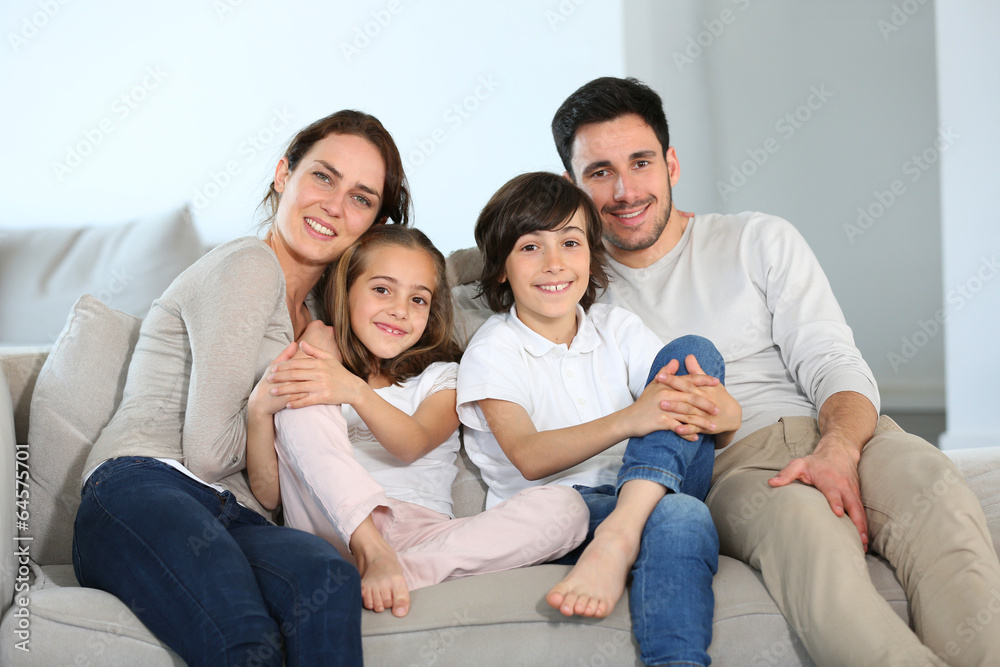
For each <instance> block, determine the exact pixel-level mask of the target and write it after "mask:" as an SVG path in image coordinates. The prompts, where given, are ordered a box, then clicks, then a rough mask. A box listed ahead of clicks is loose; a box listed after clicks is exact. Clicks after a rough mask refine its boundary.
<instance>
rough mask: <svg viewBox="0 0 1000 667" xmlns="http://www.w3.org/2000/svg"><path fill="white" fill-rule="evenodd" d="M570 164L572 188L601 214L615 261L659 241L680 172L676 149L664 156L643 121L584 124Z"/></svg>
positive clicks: (635, 118) (625, 118) (625, 119)
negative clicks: (582, 193)
mask: <svg viewBox="0 0 1000 667" xmlns="http://www.w3.org/2000/svg"><path fill="white" fill-rule="evenodd" d="M571 164H572V166H573V175H574V176H575V177H576V184H577V185H579V186H580V187H581V188H583V190H584V191H585V192H587V194H589V195H590V197H591V199H593V200H594V204H595V205H596V206H597V210H599V211H600V212H601V220H602V221H603V222H604V239H605V241H607V243H608V244H610V247H609V250H610V251H611V255H612V256H613V257H615V258H616V259H617V258H618V256H619V255H620V254H621V252H620V251H624V252H636V251H642V250H647V249H649V248H651V247H653V246H654V245H655V244H656V243H657V241H659V240H660V238H661V235H662V234H663V230H664V229H665V228H666V226H667V221H668V220H669V218H670V213H671V211H672V209H673V203H672V200H671V187H672V186H673V184H674V183H676V182H677V178H678V176H679V175H680V169H679V166H678V164H677V157H676V155H675V153H674V149H673V148H670V149H668V150H667V153H666V155H664V153H663V148H662V147H661V146H660V142H659V140H658V139H657V138H656V134H655V133H654V132H653V129H652V128H651V127H650V126H649V125H647V124H646V122H645V121H644V120H643V119H642V118H640V117H639V116H637V115H634V114H628V115H625V116H620V117H618V118H616V119H614V120H609V121H606V122H603V123H590V124H587V125H583V126H582V127H580V129H578V130H577V132H576V137H575V139H574V141H573V158H572V162H571ZM654 250H655V249H654ZM668 250H669V248H668Z"/></svg>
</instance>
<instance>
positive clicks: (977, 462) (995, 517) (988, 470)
mask: <svg viewBox="0 0 1000 667" xmlns="http://www.w3.org/2000/svg"><path fill="white" fill-rule="evenodd" d="M945 454H947V455H948V457H949V458H951V460H952V461H954V462H955V465H956V466H957V467H958V471H959V472H960V473H962V476H963V477H965V481H966V483H967V484H968V485H969V488H970V489H972V491H973V493H975V494H976V497H977V498H979V504H980V505H982V506H983V512H984V513H985V514H986V523H987V525H988V526H989V529H990V536H991V537H992V538H993V548H994V549H997V550H998V553H1000V447H982V448H978V449H953V450H949V451H946V452H945Z"/></svg>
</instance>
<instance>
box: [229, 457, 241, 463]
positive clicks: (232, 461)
mask: <svg viewBox="0 0 1000 667" xmlns="http://www.w3.org/2000/svg"><path fill="white" fill-rule="evenodd" d="M239 460H240V457H238V456H234V457H233V458H231V459H229V462H230V463H238V462H239Z"/></svg>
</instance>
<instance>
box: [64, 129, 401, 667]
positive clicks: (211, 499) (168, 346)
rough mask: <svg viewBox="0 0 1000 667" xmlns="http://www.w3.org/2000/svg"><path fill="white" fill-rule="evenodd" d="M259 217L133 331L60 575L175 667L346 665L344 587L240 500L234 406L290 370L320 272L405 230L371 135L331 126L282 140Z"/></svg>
mask: <svg viewBox="0 0 1000 667" xmlns="http://www.w3.org/2000/svg"><path fill="white" fill-rule="evenodd" d="M263 203H264V205H265V207H266V208H268V210H269V213H270V226H269V228H268V231H267V235H266V236H265V238H264V239H263V240H261V239H258V238H256V237H246V238H241V239H237V240H235V241H231V242H229V243H225V244H223V245H221V246H219V247H217V248H215V249H214V250H212V251H211V252H210V253H208V254H207V255H205V256H204V257H203V258H201V259H200V260H199V261H198V262H196V263H195V264H194V265H192V266H191V267H190V268H189V269H187V270H186V271H185V272H184V273H182V274H181V275H180V276H179V277H178V278H177V279H176V280H174V282H173V283H172V284H171V285H170V287H168V288H167V290H166V292H164V294H163V296H162V297H161V298H160V299H158V300H157V301H156V302H155V303H154V304H153V307H152V309H151V310H150V311H149V315H148V316H147V317H146V319H145V321H144V322H143V323H142V328H141V330H140V333H139V340H138V342H137V343H136V346H135V352H134V354H133V356H132V360H131V363H130V364H129V368H128V379H127V381H126V384H125V389H124V394H123V396H122V401H121V404H120V406H119V407H118V409H117V411H116V413H115V415H114V417H113V418H112V419H111V422H110V423H109V424H108V425H107V427H106V428H105V429H104V431H103V432H102V433H101V435H100V437H99V438H98V440H97V442H96V443H95V444H94V447H93V449H92V450H91V452H90V455H89V457H88V458H87V461H86V464H85V466H84V470H85V475H84V480H83V493H82V496H81V503H80V508H79V510H78V512H77V516H76V524H75V529H74V532H73V565H74V569H75V572H76V577H77V579H78V580H79V582H80V584H81V585H82V586H89V587H92V588H100V589H103V590H105V591H108V592H110V593H112V594H114V595H116V596H118V597H119V598H120V599H121V600H122V601H124V602H125V603H126V604H128V605H129V607H130V608H131V609H132V610H133V611H134V612H135V614H136V615H137V616H138V617H139V619H140V620H142V622H143V623H144V624H145V625H146V626H147V627H148V628H149V629H150V630H152V631H153V632H154V633H155V634H156V635H157V636H158V637H159V638H160V639H161V640H163V642H164V643H166V644H167V645H168V646H169V647H170V648H171V649H173V650H174V651H176V652H177V653H178V654H179V655H180V656H181V658H183V659H184V661H185V662H186V663H187V664H188V665H234V664H244V663H251V662H253V663H255V664H261V665H276V666H277V665H281V664H282V663H283V661H284V662H285V664H288V665H331V664H341V665H360V664H361V661H362V656H361V617H360V616H361V615H360V604H359V603H360V599H359V596H358V594H357V587H356V586H339V587H337V586H333V583H334V582H341V581H344V580H345V579H346V580H348V581H350V580H351V579H352V578H353V579H354V580H357V577H358V574H357V572H356V571H355V569H354V567H353V566H352V565H351V564H350V563H347V562H345V561H344V559H343V558H341V557H340V555H339V554H338V553H337V552H336V550H335V549H333V548H331V547H330V546H329V545H328V544H326V543H325V542H323V541H322V540H319V539H316V537H315V536H313V535H308V534H306V533H303V532H301V531H295V530H291V529H288V528H283V527H278V526H275V525H274V524H272V523H271V522H270V517H271V513H270V512H269V511H267V510H266V509H265V508H263V507H261V505H260V504H259V503H258V502H257V501H256V500H255V499H254V497H253V495H252V494H251V493H250V487H249V485H248V484H247V479H246V475H245V472H244V468H245V467H246V458H245V454H246V449H247V439H246V438H247V429H246V423H247V422H246V419H247V413H246V406H247V398H248V396H250V395H251V390H253V393H254V394H255V395H259V394H264V395H266V394H267V387H268V385H267V383H266V381H261V382H260V383H258V381H259V380H260V378H261V376H262V375H263V373H264V371H265V370H266V368H267V367H268V366H269V365H270V364H274V363H276V362H279V361H282V360H284V359H288V358H290V356H291V354H292V353H293V351H294V348H293V347H292V346H293V345H294V343H293V341H294V340H295V339H296V338H298V337H299V336H300V335H301V334H302V332H303V331H304V330H305V327H306V323H307V322H308V321H309V320H310V319H312V318H311V316H310V315H309V311H308V310H307V309H306V306H305V299H306V296H307V295H308V294H309V292H310V291H311V290H312V289H313V287H314V286H315V285H316V284H317V282H318V281H319V280H320V277H321V276H322V275H323V273H324V271H326V270H327V267H328V266H330V264H331V263H333V262H335V261H336V260H337V259H338V258H339V257H340V255H341V254H342V253H343V252H344V251H345V250H346V249H347V248H348V247H349V246H350V244H351V243H353V242H354V240H355V239H357V237H358V236H360V234H361V233H362V232H363V231H364V230H366V229H367V228H368V227H370V226H371V225H373V224H382V223H385V222H386V221H387V220H388V219H389V218H391V219H392V220H394V221H395V222H398V223H402V224H405V223H406V221H407V217H408V211H409V194H408V192H407V187H406V179H405V177H404V175H403V168H402V161H401V160H400V157H399V151H398V150H397V149H396V145H395V143H394V142H393V140H392V137H391V136H390V135H389V133H388V132H387V131H386V130H385V128H384V127H383V126H382V124H381V123H380V122H379V121H378V120H377V119H376V118H374V117H372V116H369V115H368V114H364V113H360V112H357V111H340V112H337V113H334V114H332V115H330V116H327V117H326V118H322V119H320V120H318V121H316V122H315V123H313V124H311V125H309V126H308V127H306V128H305V129H303V130H302V131H301V132H299V133H298V134H297V135H296V136H295V137H294V138H293V139H292V141H291V143H290V144H289V146H288V150H287V151H286V152H285V154H284V155H283V156H282V158H281V159H280V160H279V161H278V164H277V166H276V167H275V172H274V180H273V183H272V184H271V185H270V187H269V188H268V191H267V194H266V195H265V198H264V202H263ZM282 348H284V351H282ZM276 357H277V358H276ZM255 384H256V385H257V387H256V388H255ZM262 385H263V387H264V390H263V391H260V389H261V386H262ZM206 535H208V536H211V537H209V538H207V539H201V538H202V537H203V536H206ZM109 562H119V563H122V564H123V567H120V568H109V567H108V563H109ZM320 589H322V590H325V591H327V592H329V595H328V596H327V597H326V599H325V602H324V603H323V604H320V605H316V607H315V608H314V609H313V612H314V613H311V614H308V615H302V614H301V613H300V611H301V610H300V609H299V608H298V604H297V602H296V599H297V598H296V596H297V595H298V591H300V590H320ZM282 645H283V647H284V651H282ZM283 653H284V655H283Z"/></svg>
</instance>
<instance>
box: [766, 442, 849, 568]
mask: <svg viewBox="0 0 1000 667" xmlns="http://www.w3.org/2000/svg"><path fill="white" fill-rule="evenodd" d="M859 459H860V452H859V450H858V448H857V447H856V446H855V445H853V444H852V443H851V442H849V441H847V440H845V439H843V438H840V437H839V436H837V435H832V434H827V435H824V436H823V437H822V438H820V441H819V443H818V444H817V445H816V450H815V451H814V452H813V453H812V454H810V455H809V456H804V457H802V458H800V459H794V460H792V461H791V462H790V463H789V464H788V465H787V466H785V468H784V469H783V470H782V471H781V472H779V473H778V474H777V475H775V476H774V477H772V478H771V479H769V480H768V482H767V483H768V484H770V485H771V486H772V487H779V486H785V485H787V484H791V483H792V482H794V481H799V482H802V483H803V484H808V485H810V486H814V487H816V488H817V489H819V490H820V492H822V494H823V495H824V496H826V500H827V502H828V503H830V509H832V510H833V513H834V514H836V515H837V516H844V513H845V512H846V513H847V516H848V517H849V518H850V519H851V521H852V522H853V523H854V526H855V527H856V528H857V529H858V535H860V536H861V546H862V547H863V548H864V550H865V551H866V552H867V551H868V519H867V517H866V516H865V506H864V505H863V504H862V502H861V482H860V480H859V479H858V460H859Z"/></svg>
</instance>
